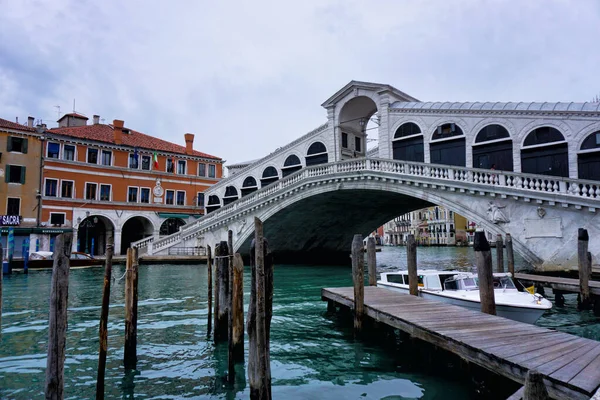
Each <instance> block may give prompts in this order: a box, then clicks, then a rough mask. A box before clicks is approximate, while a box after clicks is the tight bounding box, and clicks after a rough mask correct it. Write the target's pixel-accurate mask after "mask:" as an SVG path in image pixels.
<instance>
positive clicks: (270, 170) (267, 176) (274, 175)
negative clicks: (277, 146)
mask: <svg viewBox="0 0 600 400" xmlns="http://www.w3.org/2000/svg"><path fill="white" fill-rule="evenodd" d="M278 180H279V173H278V172H277V170H276V169H275V167H267V168H265V170H264V171H263V173H262V178H261V180H260V187H261V188H263V187H265V186H267V185H270V184H271V183H273V182H277V181H278Z"/></svg>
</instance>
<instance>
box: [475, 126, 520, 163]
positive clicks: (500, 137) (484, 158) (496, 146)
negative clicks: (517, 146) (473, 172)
mask: <svg viewBox="0 0 600 400" xmlns="http://www.w3.org/2000/svg"><path fill="white" fill-rule="evenodd" d="M492 166H494V169H497V170H501V171H512V170H513V142H512V140H511V138H510V134H509V133H508V130H507V129H506V128H505V127H503V126H502V125H496V124H492V125H487V126H485V127H483V129H481V130H480V131H479V133H478V134H477V137H476V138H475V144H473V168H491V167H492Z"/></svg>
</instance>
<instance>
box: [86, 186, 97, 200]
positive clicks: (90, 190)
mask: <svg viewBox="0 0 600 400" xmlns="http://www.w3.org/2000/svg"><path fill="white" fill-rule="evenodd" d="M97 191H98V185H97V184H96V183H86V184H85V199H86V200H96V192H97Z"/></svg>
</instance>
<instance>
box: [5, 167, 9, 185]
mask: <svg viewBox="0 0 600 400" xmlns="http://www.w3.org/2000/svg"><path fill="white" fill-rule="evenodd" d="M4 181H5V182H6V183H9V182H10V165H7V166H6V172H5V175H4Z"/></svg>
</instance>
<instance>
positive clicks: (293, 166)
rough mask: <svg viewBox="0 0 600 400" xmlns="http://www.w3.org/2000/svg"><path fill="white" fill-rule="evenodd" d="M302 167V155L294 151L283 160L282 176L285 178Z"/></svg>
mask: <svg viewBox="0 0 600 400" xmlns="http://www.w3.org/2000/svg"><path fill="white" fill-rule="evenodd" d="M300 169H302V161H300V157H299V156H298V155H297V154H294V153H292V154H290V155H288V156H287V157H286V158H285V161H284V162H283V167H281V175H282V178H285V177H286V176H288V175H291V174H293V173H294V172H296V171H299V170H300Z"/></svg>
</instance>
